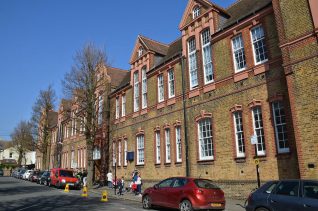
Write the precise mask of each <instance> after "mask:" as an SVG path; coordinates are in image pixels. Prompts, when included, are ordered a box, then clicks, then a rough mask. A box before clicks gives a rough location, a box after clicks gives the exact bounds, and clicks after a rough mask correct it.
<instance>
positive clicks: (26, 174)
mask: <svg viewBox="0 0 318 211" xmlns="http://www.w3.org/2000/svg"><path fill="white" fill-rule="evenodd" d="M32 172H33V170H26V171H25V172H24V174H23V175H22V179H24V180H28V179H29V177H30V174H31V173H32Z"/></svg>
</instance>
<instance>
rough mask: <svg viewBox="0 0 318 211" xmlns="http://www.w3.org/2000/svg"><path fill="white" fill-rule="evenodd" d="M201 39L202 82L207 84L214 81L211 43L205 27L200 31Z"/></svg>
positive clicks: (208, 31) (208, 32)
mask: <svg viewBox="0 0 318 211" xmlns="http://www.w3.org/2000/svg"><path fill="white" fill-rule="evenodd" d="M201 41H202V60H203V73H204V84H209V83H212V82H213V81H214V78H213V64H212V50H211V43H210V29H205V30H204V31H203V32H202V33H201Z"/></svg>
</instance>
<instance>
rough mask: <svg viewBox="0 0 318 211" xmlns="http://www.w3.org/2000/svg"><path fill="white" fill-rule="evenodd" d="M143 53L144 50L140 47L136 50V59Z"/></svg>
mask: <svg viewBox="0 0 318 211" xmlns="http://www.w3.org/2000/svg"><path fill="white" fill-rule="evenodd" d="M143 52H144V48H143V47H142V46H140V47H139V48H138V57H141V56H142V54H143Z"/></svg>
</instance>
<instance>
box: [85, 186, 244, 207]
mask: <svg viewBox="0 0 318 211" xmlns="http://www.w3.org/2000/svg"><path fill="white" fill-rule="evenodd" d="M104 190H106V191H107V194H108V197H109V198H111V199H122V200H130V201H135V202H140V203H141V196H136V195H134V194H133V193H132V192H128V193H127V192H124V195H121V196H120V195H117V193H118V189H117V190H116V191H117V193H116V195H115V190H114V189H110V188H108V187H101V188H98V189H94V188H91V189H89V190H88V191H89V192H93V193H96V194H98V195H100V196H102V192H103V191H104ZM237 204H241V205H243V204H244V200H235V199H226V209H225V211H244V210H245V209H244V208H242V207H240V206H239V205H237ZM140 206H142V205H140Z"/></svg>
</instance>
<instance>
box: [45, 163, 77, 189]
mask: <svg viewBox="0 0 318 211" xmlns="http://www.w3.org/2000/svg"><path fill="white" fill-rule="evenodd" d="M66 184H68V185H69V187H70V188H71V187H73V188H75V189H79V188H80V183H79V180H78V179H77V178H76V177H75V176H74V172H73V171H72V170H68V169H62V168H54V169H51V171H50V180H49V185H50V186H51V185H52V186H55V187H57V188H64V187H65V186H66Z"/></svg>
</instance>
